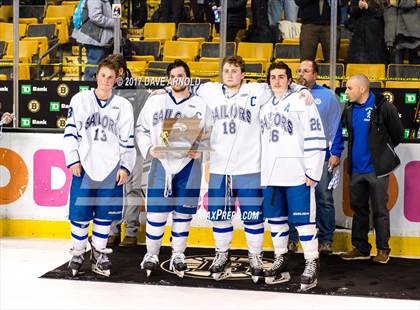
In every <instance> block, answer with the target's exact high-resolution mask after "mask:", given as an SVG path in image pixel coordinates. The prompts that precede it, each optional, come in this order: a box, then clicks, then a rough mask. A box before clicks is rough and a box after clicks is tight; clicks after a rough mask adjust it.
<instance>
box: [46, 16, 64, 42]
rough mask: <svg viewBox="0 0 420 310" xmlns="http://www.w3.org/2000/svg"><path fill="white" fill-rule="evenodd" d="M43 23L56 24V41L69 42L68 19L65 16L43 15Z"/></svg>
mask: <svg viewBox="0 0 420 310" xmlns="http://www.w3.org/2000/svg"><path fill="white" fill-rule="evenodd" d="M44 24H56V25H57V36H58V42H59V43H60V44H66V43H68V42H69V21H68V19H67V17H45V18H44Z"/></svg>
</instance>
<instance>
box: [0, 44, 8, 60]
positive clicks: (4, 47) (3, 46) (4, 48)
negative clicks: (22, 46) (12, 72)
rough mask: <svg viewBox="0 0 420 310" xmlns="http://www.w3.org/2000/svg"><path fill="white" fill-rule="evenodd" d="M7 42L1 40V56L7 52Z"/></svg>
mask: <svg viewBox="0 0 420 310" xmlns="http://www.w3.org/2000/svg"><path fill="white" fill-rule="evenodd" d="M6 48H7V43H6V41H0V58H1V57H3V55H4V54H6Z"/></svg>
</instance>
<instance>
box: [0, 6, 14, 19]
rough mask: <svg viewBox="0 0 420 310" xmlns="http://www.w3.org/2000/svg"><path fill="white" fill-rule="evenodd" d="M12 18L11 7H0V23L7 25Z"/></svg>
mask: <svg viewBox="0 0 420 310" xmlns="http://www.w3.org/2000/svg"><path fill="white" fill-rule="evenodd" d="M12 18H13V6H11V5H0V22H5V23H8V22H9V21H11V20H12Z"/></svg>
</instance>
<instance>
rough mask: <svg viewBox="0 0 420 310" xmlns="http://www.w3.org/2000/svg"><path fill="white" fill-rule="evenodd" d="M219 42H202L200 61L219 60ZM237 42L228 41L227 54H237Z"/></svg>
mask: <svg viewBox="0 0 420 310" xmlns="http://www.w3.org/2000/svg"><path fill="white" fill-rule="evenodd" d="M219 46H220V45H219V43H214V42H204V43H203V44H201V49H200V61H206V62H208V61H219V59H220V58H219ZM235 49H236V43H235V42H226V56H231V55H235Z"/></svg>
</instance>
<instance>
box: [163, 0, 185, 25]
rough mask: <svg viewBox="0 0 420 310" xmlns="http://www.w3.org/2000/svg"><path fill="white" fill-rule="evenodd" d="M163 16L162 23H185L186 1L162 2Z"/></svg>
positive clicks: (164, 0)
mask: <svg viewBox="0 0 420 310" xmlns="http://www.w3.org/2000/svg"><path fill="white" fill-rule="evenodd" d="M160 9H161V10H162V16H161V19H160V20H159V21H160V22H174V23H182V22H184V21H185V19H186V16H185V9H184V0H161V1H160Z"/></svg>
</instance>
